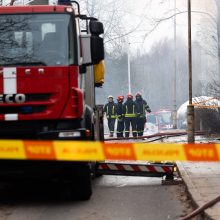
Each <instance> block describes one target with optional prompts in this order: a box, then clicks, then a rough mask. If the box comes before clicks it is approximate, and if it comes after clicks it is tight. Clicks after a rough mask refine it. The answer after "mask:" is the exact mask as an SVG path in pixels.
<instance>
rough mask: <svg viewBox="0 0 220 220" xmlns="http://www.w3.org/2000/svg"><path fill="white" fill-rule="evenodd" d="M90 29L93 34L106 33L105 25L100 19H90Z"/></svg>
mask: <svg viewBox="0 0 220 220" xmlns="http://www.w3.org/2000/svg"><path fill="white" fill-rule="evenodd" d="M89 30H90V33H91V34H92V35H100V34H103V33H104V27H103V24H102V23H101V22H100V21H93V20H92V21H90V22H89Z"/></svg>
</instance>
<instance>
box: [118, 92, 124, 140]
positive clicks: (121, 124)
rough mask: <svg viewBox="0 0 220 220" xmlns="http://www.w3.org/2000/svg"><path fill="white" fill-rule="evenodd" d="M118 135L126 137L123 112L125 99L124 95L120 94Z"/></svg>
mask: <svg viewBox="0 0 220 220" xmlns="http://www.w3.org/2000/svg"><path fill="white" fill-rule="evenodd" d="M117 101H118V103H117V119H118V123H117V137H124V135H123V132H124V114H123V101H124V96H122V95H121V96H118V98H117Z"/></svg>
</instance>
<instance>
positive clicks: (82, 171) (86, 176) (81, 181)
mask: <svg viewBox="0 0 220 220" xmlns="http://www.w3.org/2000/svg"><path fill="white" fill-rule="evenodd" d="M69 175H71V174H69ZM73 175H74V176H73V178H72V180H71V181H70V182H68V187H67V190H68V197H69V199H71V200H81V201H82V200H89V199H90V197H91V195H92V179H91V170H90V167H89V166H80V167H77V168H74V173H73Z"/></svg>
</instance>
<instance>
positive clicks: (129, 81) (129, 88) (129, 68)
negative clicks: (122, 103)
mask: <svg viewBox="0 0 220 220" xmlns="http://www.w3.org/2000/svg"><path fill="white" fill-rule="evenodd" d="M129 49H130V43H128V93H131V66H130V50H129Z"/></svg>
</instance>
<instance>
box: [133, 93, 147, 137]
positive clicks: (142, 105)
mask: <svg viewBox="0 0 220 220" xmlns="http://www.w3.org/2000/svg"><path fill="white" fill-rule="evenodd" d="M135 97H136V100H135V103H136V106H137V134H138V136H139V137H141V136H143V133H144V124H145V123H146V111H147V112H149V113H150V112H151V109H150V107H149V106H148V104H147V102H146V101H145V100H144V99H143V98H142V95H141V93H139V92H138V93H137V94H136V96H135Z"/></svg>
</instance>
